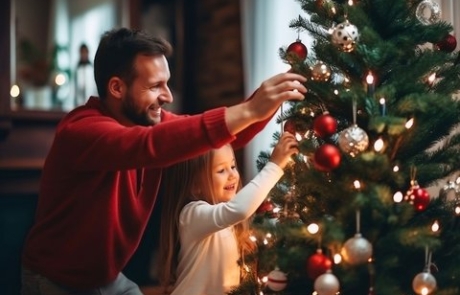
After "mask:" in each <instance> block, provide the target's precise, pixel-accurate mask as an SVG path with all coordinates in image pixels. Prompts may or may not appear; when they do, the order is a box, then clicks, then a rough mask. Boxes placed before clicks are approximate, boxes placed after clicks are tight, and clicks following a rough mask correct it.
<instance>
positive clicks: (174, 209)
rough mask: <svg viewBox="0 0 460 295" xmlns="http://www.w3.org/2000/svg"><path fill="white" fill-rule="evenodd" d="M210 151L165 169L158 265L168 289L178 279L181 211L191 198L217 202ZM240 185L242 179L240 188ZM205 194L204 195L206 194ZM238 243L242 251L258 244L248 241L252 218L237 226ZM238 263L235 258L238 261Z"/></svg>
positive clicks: (160, 279)
mask: <svg viewBox="0 0 460 295" xmlns="http://www.w3.org/2000/svg"><path fill="white" fill-rule="evenodd" d="M214 151H215V150H211V151H209V152H207V153H205V154H203V155H201V156H198V157H196V158H193V159H190V160H187V161H184V162H180V163H177V164H175V165H173V166H170V167H168V168H167V169H164V171H163V187H164V192H165V194H164V195H163V199H162V210H161V226H160V245H159V255H158V259H159V261H158V265H159V266H160V267H159V269H160V273H159V281H160V284H161V285H162V286H164V287H165V288H167V287H168V286H171V285H173V284H174V282H175V281H176V268H177V264H178V254H179V249H180V240H179V228H178V226H179V214H180V212H181V210H182V208H183V207H184V206H185V205H186V204H187V203H189V202H191V201H196V200H204V201H206V202H208V203H210V204H216V203H217V201H216V200H215V198H214V196H212V195H211V194H212V193H211V187H212V181H211V172H212V164H213V163H212V158H213V154H214ZM240 188H241V178H240V183H239V187H238V189H240ZM203 196H205V197H203ZM234 228H235V232H236V238H237V241H238V245H239V246H240V249H241V250H242V253H249V252H252V251H254V249H255V244H254V243H252V242H251V241H250V240H249V221H248V220H244V221H242V222H240V223H238V224H236V225H235V226H234ZM235 263H236V261H235Z"/></svg>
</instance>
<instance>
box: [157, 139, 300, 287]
mask: <svg viewBox="0 0 460 295" xmlns="http://www.w3.org/2000/svg"><path fill="white" fill-rule="evenodd" d="M297 152H298V144H297V141H296V139H295V137H294V136H293V135H292V134H290V133H288V132H285V133H284V134H283V135H282V136H281V138H280V140H279V142H278V143H277V145H276V146H275V148H274V149H273V152H272V154H271V156H270V161H269V162H268V163H267V164H266V165H265V167H264V168H263V169H262V170H261V171H260V172H259V174H257V176H256V177H255V178H254V179H253V180H252V181H251V182H249V184H247V185H246V186H245V187H243V188H242V189H241V190H239V189H240V188H241V182H240V175H239V173H238V170H237V167H236V161H235V155H234V152H233V149H232V147H231V146H230V145H225V146H223V147H221V148H219V149H214V150H212V151H210V152H208V153H207V154H204V155H202V156H199V157H196V158H193V159H191V160H188V161H185V162H181V163H178V164H176V165H174V166H172V167H170V168H168V169H167V171H166V172H165V175H164V178H163V179H164V184H165V191H166V192H168V194H169V196H166V197H165V198H163V200H162V201H163V210H162V218H161V231H160V249H159V251H160V252H159V260H160V261H159V267H160V268H161V269H163V272H162V273H161V274H160V282H161V284H162V285H163V286H165V287H167V286H170V285H173V290H172V295H183V294H187V295H209V294H211V295H223V294H225V293H226V292H229V291H230V290H231V289H232V288H233V287H236V286H237V285H238V284H239V283H240V267H239V265H238V262H237V261H238V260H239V258H240V256H241V255H243V253H248V252H250V251H253V250H254V247H255V245H254V243H252V242H251V241H250V240H249V229H248V224H249V222H248V219H249V217H250V216H251V215H252V214H253V213H254V212H255V211H256V209H257V208H258V207H259V205H260V204H261V203H262V201H263V200H264V199H265V198H266V196H267V194H268V193H269V191H270V190H271V189H272V188H273V186H274V185H275V184H276V183H277V182H278V181H279V179H280V178H281V176H282V175H283V169H284V167H285V166H286V164H287V163H288V162H289V160H290V157H291V156H292V155H293V154H295V153H297ZM237 191H238V193H237Z"/></svg>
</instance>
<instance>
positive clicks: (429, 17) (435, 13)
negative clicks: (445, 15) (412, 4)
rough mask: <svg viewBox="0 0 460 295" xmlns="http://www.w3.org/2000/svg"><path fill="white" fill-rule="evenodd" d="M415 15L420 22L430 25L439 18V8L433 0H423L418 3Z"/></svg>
mask: <svg viewBox="0 0 460 295" xmlns="http://www.w3.org/2000/svg"><path fill="white" fill-rule="evenodd" d="M415 16H416V17H417V19H418V20H419V21H420V22H421V23H422V24H424V25H432V24H434V23H437V22H439V21H440V20H441V8H439V4H438V3H436V2H435V1H433V0H424V1H422V2H420V3H419V4H418V6H417V9H416V10H415Z"/></svg>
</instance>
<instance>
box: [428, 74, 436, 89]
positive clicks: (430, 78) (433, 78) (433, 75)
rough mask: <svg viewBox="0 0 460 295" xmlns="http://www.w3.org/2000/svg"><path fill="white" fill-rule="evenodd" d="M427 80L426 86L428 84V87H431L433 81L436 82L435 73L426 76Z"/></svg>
mask: <svg viewBox="0 0 460 295" xmlns="http://www.w3.org/2000/svg"><path fill="white" fill-rule="evenodd" d="M427 80H428V84H430V86H433V84H434V81H436V73H433V74H431V75H430V76H428V79H427Z"/></svg>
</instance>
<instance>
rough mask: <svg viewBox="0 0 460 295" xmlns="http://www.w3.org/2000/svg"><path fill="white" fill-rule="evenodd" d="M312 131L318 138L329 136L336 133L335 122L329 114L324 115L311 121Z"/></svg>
mask: <svg viewBox="0 0 460 295" xmlns="http://www.w3.org/2000/svg"><path fill="white" fill-rule="evenodd" d="M313 130H314V131H315V134H316V136H318V137H323V138H324V137H328V136H331V135H332V134H334V133H335V132H336V131H337V120H336V119H335V118H334V117H332V116H331V115H329V113H324V114H322V115H320V116H318V117H316V118H315V120H314V121H313Z"/></svg>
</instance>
